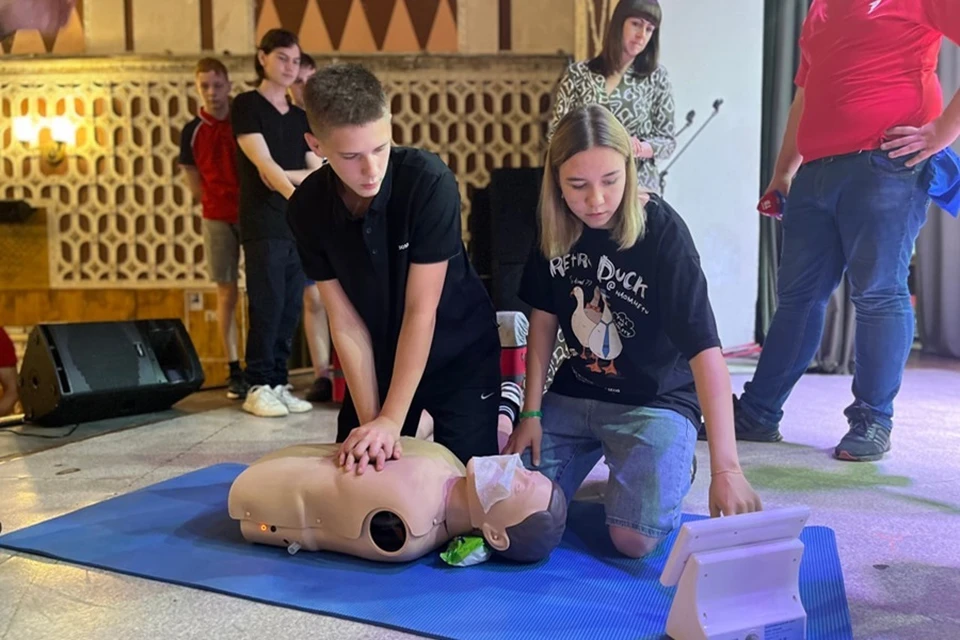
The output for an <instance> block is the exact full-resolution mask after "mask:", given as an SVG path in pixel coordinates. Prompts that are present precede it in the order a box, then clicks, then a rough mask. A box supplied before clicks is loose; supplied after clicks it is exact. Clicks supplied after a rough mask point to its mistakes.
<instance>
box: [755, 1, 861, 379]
mask: <svg viewBox="0 0 960 640" xmlns="http://www.w3.org/2000/svg"><path fill="white" fill-rule="evenodd" d="M809 7H810V0H767V2H766V3H765V6H764V25H765V30H766V32H765V34H764V59H763V75H764V77H763V114H764V119H763V125H762V127H763V129H762V134H761V144H762V148H761V151H760V190H761V191H762V190H763V189H765V188H766V186H767V183H768V182H769V181H770V178H771V177H772V175H773V168H774V166H775V165H776V162H777V154H778V153H779V152H780V142H781V140H782V139H783V131H784V129H785V128H786V125H787V116H788V115H789V113H790V104H791V103H792V102H793V95H794V84H793V78H794V75H795V74H796V71H797V67H798V65H799V63H800V51H799V47H798V41H799V39H800V29H801V27H802V26H803V19H804V18H805V17H806V15H807V9H808V8H809ZM782 240H783V237H782V231H781V228H780V223H779V222H778V221H776V220H773V219H771V218H767V217H761V218H760V270H759V275H758V282H757V321H756V328H755V329H756V330H755V333H756V340H757V342H758V343H759V344H763V339H764V336H765V335H766V333H767V329H768V328H769V327H770V321H771V320H772V319H773V313H774V311H775V310H776V308H777V268H778V266H779V264H780V249H781V246H782ZM855 322H856V320H855V318H854V315H853V305H852V304H851V302H850V298H849V294H848V286H847V283H846V281H845V280H844V281H843V282H842V283H841V285H840V287H839V288H838V289H837V291H836V292H834V294H833V296H832V297H831V298H830V301H829V303H828V305H827V316H826V320H825V326H824V333H823V341H822V342H821V345H820V350H819V351H818V353H817V355H816V357H815V358H814V361H813V362H812V363H811V368H812V369H813V370H816V371H820V372H823V373H851V372H852V371H853V336H854V333H853V329H854V325H855Z"/></svg>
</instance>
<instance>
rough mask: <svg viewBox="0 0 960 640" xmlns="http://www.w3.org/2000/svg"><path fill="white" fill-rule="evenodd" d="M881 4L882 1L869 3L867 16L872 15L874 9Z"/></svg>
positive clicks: (875, 0)
mask: <svg viewBox="0 0 960 640" xmlns="http://www.w3.org/2000/svg"><path fill="white" fill-rule="evenodd" d="M881 2H883V0H873V2H871V3H870V8H869V9H868V10H867V15H870V14H871V13H873V12H874V11H875V10H876V8H877V7H879V6H880V3H881Z"/></svg>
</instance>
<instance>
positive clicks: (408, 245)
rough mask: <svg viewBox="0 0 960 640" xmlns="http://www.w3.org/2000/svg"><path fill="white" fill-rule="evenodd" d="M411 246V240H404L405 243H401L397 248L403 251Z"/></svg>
mask: <svg viewBox="0 0 960 640" xmlns="http://www.w3.org/2000/svg"><path fill="white" fill-rule="evenodd" d="M409 248H410V243H409V242H404V243H403V244H401V245H400V246H398V247H397V250H399V251H403V250H404V249H409Z"/></svg>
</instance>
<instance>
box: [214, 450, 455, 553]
mask: <svg viewBox="0 0 960 640" xmlns="http://www.w3.org/2000/svg"><path fill="white" fill-rule="evenodd" d="M402 442H403V455H402V456H401V458H400V459H399V460H391V461H388V462H387V464H386V465H385V466H384V469H383V470H382V471H379V472H377V471H375V470H374V469H373V466H372V465H371V467H370V468H369V469H368V470H367V471H366V473H364V474H363V475H361V476H358V475H356V474H355V473H349V472H345V471H344V470H343V469H342V468H340V467H338V466H337V460H336V458H335V455H336V453H337V451H338V450H339V445H336V444H316V445H298V446H293V447H288V448H286V449H281V450H280V451H276V452H273V453H271V454H268V455H266V456H264V457H263V458H261V459H259V460H257V461H256V462H254V463H253V464H252V465H250V466H249V467H248V468H247V469H246V470H244V471H243V472H242V473H241V474H240V475H239V476H238V477H237V479H236V480H235V481H234V484H233V486H232V487H231V489H230V496H229V499H228V504H229V512H230V517H232V518H233V519H235V520H239V521H240V528H241V532H242V534H243V537H244V538H245V539H247V540H248V541H250V542H257V543H261V544H270V545H277V546H283V547H290V546H291V545H292V544H294V543H296V544H297V545H299V547H300V548H303V549H305V550H308V551H321V550H326V551H337V552H341V553H345V554H349V555H353V556H357V557H361V558H366V559H369V560H376V561H380V562H407V561H410V560H414V559H416V558H419V557H421V556H423V555H425V554H427V553H429V552H431V551H433V550H434V549H436V548H438V547H440V546H441V545H443V544H444V543H446V542H447V541H449V540H450V539H451V538H453V537H454V536H456V535H462V534H465V533H468V530H463V529H464V527H463V526H462V525H461V526H460V529H461V530H449V529H448V524H447V520H448V518H447V515H448V514H447V504H448V495H449V493H450V491H451V490H452V489H453V487H454V485H455V484H456V483H457V481H458V480H459V479H461V478H464V477H465V476H466V470H465V468H464V466H463V464H461V463H460V461H459V460H457V458H456V457H455V456H454V455H453V454H452V453H450V451H449V450H448V449H446V448H445V447H443V446H441V445H438V444H436V443H434V442H429V441H424V440H416V439H413V438H403V439H402ZM398 487H403V490H398ZM467 529H469V528H467Z"/></svg>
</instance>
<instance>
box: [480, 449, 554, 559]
mask: <svg viewBox="0 0 960 640" xmlns="http://www.w3.org/2000/svg"><path fill="white" fill-rule="evenodd" d="M511 488H512V492H511V495H510V496H509V497H507V498H504V499H503V500H501V501H499V502H497V503H496V504H494V505H493V506H492V507H490V511H488V512H486V513H484V512H483V508H482V507H481V506H480V500H479V498H478V497H477V491H476V478H475V476H474V462H473V459H471V460H470V461H469V462H468V463H467V502H468V504H469V506H470V523H471V524H472V525H473V526H474V527H475V528H477V529H480V531H481V532H482V533H483V537H484V539H486V541H487V544H489V545H490V546H491V547H493V548H494V549H496V550H497V551H503V550H504V549H507V548H508V547H509V546H510V538H509V535H508V534H507V529H508V528H509V527H512V526H514V525H517V524H520V523H521V522H523V521H524V520H526V519H527V517H528V516H531V515H533V514H534V513H537V512H539V511H546V510H547V507H549V505H550V497H551V495H553V483H552V482H550V480H549V478H547V477H546V476H545V475H543V474H542V473H540V472H538V471H530V470H528V469H524V468H520V469H517V471H516V473H514V476H513V485H512V487H511Z"/></svg>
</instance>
